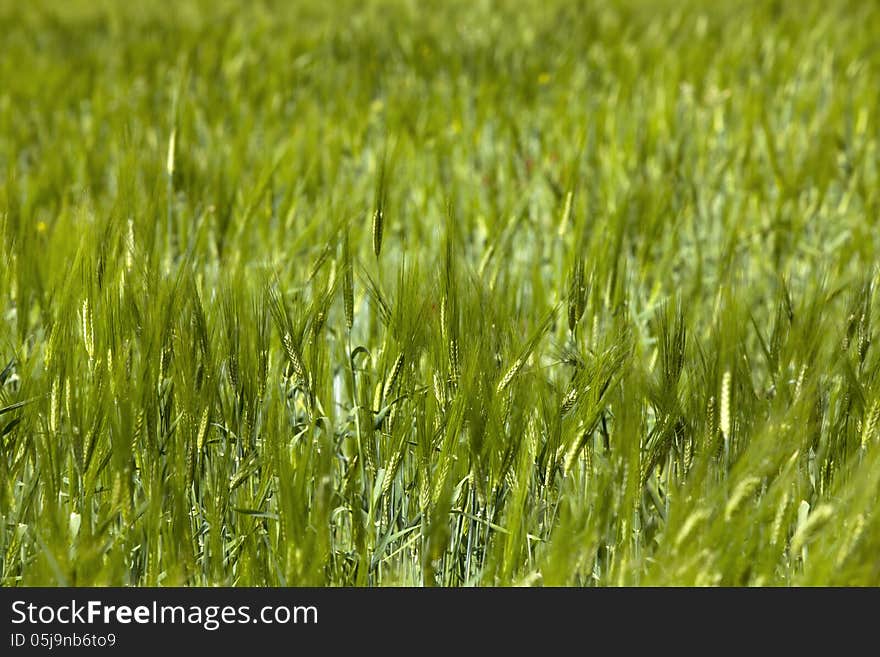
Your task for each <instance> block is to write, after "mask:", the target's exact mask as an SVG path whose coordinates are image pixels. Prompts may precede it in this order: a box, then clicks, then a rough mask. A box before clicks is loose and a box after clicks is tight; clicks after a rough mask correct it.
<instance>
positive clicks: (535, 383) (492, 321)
mask: <svg viewBox="0 0 880 657" xmlns="http://www.w3.org/2000/svg"><path fill="white" fill-rule="evenodd" d="M0 34H2V35H3V36H2V39H0V81H2V83H0V262H2V266H0V372H2V373H0V583H2V585H3V586H22V585H23V586H29V585H60V586H82V585H135V586H156V585H159V586H172V585H177V586H179V585H185V586H206V585H231V586H264V585H282V586H301V585H311V586H399V585H415V586H435V585H437V586H508V585H530V586H557V585H569V586H594V585H596V586H654V585H659V586H666V585H676V586H678V585H687V586H691V585H695V586H762V585H768V586H770V585H772V586H780V585H781V586H811V585H880V559H878V558H877V555H878V554H880V523H878V518H877V503H878V497H880V377H878V374H880V369H878V368H880V355H878V346H877V344H876V342H877V333H878V328H877V327H878V323H877V321H876V320H875V315H876V314H877V309H878V299H877V295H878V267H877V264H878V255H880V231H878V229H877V227H878V210H880V195H878V194H880V192H878V190H880V154H878V128H880V122H878V121H880V117H878V111H880V94H878V89H880V48H878V45H877V44H878V43H880V5H877V4H876V3H872V2H857V1H852V2H846V1H842V0H841V1H836V0H826V1H825V2H818V1H814V0H803V1H795V0H791V1H784V0H777V1H775V2H764V1H760V2H758V1H746V2H732V1H730V2H728V1H726V0H721V1H718V2H710V1H708V0H707V1H705V2H697V1H694V0H682V1H680V2H672V1H668V0H665V1H662V2H649V1H647V0H645V1H640V0H617V1H612V0H593V1H589V2H578V1H569V2H566V1H561V0H543V1H541V2H537V1H535V0H522V1H518V2H501V1H498V2H491V1H488V0H475V1H473V2H469V1H465V0H450V1H444V2H439V1H437V2H424V3H423V2H415V1H409V0H383V1H374V2H367V3H360V2H354V1H353V0H345V1H343V2H317V1H314V0H305V1H303V2H297V3H287V2H273V1H262V2H253V3H236V2H229V1H226V0H221V1H218V2H207V1H204V2H201V1H196V0H177V1H175V2H170V1H166V0H161V1H159V2H155V3H123V2H114V1H107V0H102V1H88V2H87V1H85V0H72V1H71V2H64V3H61V2H49V1H46V0H40V1H38V2H33V3H20V2H14V1H11V0H0Z"/></svg>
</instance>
